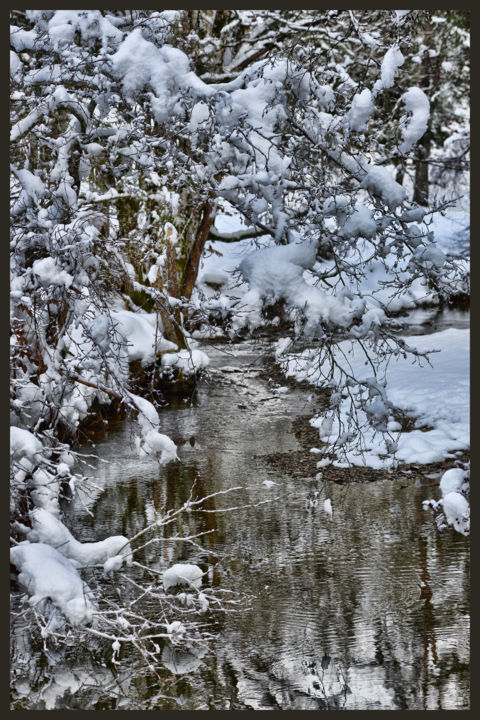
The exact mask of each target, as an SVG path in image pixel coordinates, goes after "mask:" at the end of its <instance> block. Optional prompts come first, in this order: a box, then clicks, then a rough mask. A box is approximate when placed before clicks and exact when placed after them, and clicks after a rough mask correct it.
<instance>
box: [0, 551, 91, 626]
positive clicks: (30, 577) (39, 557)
mask: <svg viewBox="0 0 480 720" xmlns="http://www.w3.org/2000/svg"><path fill="white" fill-rule="evenodd" d="M10 559H11V561H12V563H13V564H14V565H15V566H16V568H17V569H18V571H19V575H18V579H19V582H20V583H21V585H23V587H24V588H25V590H26V591H27V593H28V594H29V596H30V600H29V602H30V604H31V605H37V604H39V603H41V602H42V601H44V600H47V599H50V600H51V601H52V602H53V604H54V605H56V606H57V607H58V609H59V610H60V611H61V612H62V613H63V614H64V615H65V616H66V617H67V618H68V620H70V622H71V623H72V624H73V625H81V624H83V623H87V622H90V621H91V620H92V616H93V610H94V606H93V604H92V601H91V591H90V588H89V587H88V585H86V583H84V582H83V580H82V579H81V577H80V575H79V574H78V571H77V563H75V562H74V561H72V560H69V559H68V558H66V557H65V556H64V555H62V554H61V553H59V552H58V550H56V549H55V548H53V547H51V546H50V545H46V544H44V543H30V542H28V541H25V542H22V543H20V544H19V545H17V546H16V547H13V548H12V549H11V550H10Z"/></svg>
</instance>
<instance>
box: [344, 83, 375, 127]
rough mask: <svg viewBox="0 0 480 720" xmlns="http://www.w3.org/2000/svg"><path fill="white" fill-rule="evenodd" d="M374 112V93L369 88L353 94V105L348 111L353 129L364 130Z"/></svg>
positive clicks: (349, 121)
mask: <svg viewBox="0 0 480 720" xmlns="http://www.w3.org/2000/svg"><path fill="white" fill-rule="evenodd" d="M372 112H373V98H372V93H371V92H370V90H369V89H368V88H364V89H363V90H362V92H361V93H357V94H356V95H354V96H353V100H352V107H351V108H350V111H349V113H348V123H349V126H350V129H351V130H356V131H357V132H364V131H365V130H366V127H367V122H368V120H369V119H370V115H371V114H372Z"/></svg>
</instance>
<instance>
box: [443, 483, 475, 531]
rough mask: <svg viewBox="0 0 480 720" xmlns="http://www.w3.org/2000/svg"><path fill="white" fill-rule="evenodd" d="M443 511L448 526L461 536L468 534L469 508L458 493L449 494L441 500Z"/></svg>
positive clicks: (465, 500) (464, 499)
mask: <svg viewBox="0 0 480 720" xmlns="http://www.w3.org/2000/svg"><path fill="white" fill-rule="evenodd" d="M443 511H444V513H445V518H446V520H447V522H448V524H449V525H453V527H454V528H455V530H456V531H457V532H459V533H461V534H462V535H468V534H469V532H470V506H469V504H468V501H467V499H466V498H465V497H464V496H463V495H461V494H460V493H458V492H450V493H448V494H447V495H445V497H444V498H443Z"/></svg>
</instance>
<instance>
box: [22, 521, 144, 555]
mask: <svg viewBox="0 0 480 720" xmlns="http://www.w3.org/2000/svg"><path fill="white" fill-rule="evenodd" d="M30 517H31V520H32V530H31V531H30V533H29V535H28V539H29V540H30V541H35V542H40V543H44V544H46V545H50V546H51V547H54V548H55V549H57V550H58V552H60V553H61V554H62V555H64V556H65V557H67V558H70V559H71V560H75V561H76V562H77V563H79V564H80V565H82V566H83V567H89V566H92V565H103V563H105V562H106V561H107V560H108V559H109V558H113V557H114V556H118V555H119V553H120V552H121V560H122V561H127V564H129V563H130V562H131V559H130V558H129V555H130V554H131V547H130V545H129V543H128V538H126V537H124V536H123V535H114V536H111V537H108V538H105V540H100V541H98V542H86V543H81V542H79V541H78V540H76V539H75V538H74V537H73V535H72V534H71V532H70V531H69V530H68V528H66V527H65V525H64V524H63V523H62V522H61V521H60V520H59V519H58V518H56V517H54V515H52V514H51V513H49V512H48V511H47V510H45V509H42V508H39V507H37V508H35V509H34V510H33V511H32V512H31V513H30ZM122 556H123V557H122Z"/></svg>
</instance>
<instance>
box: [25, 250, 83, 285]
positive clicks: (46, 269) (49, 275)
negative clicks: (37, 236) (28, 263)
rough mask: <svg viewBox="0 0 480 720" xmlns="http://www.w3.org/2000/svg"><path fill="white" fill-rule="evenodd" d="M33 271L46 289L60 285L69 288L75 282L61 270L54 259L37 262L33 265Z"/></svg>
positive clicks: (48, 258)
mask: <svg viewBox="0 0 480 720" xmlns="http://www.w3.org/2000/svg"><path fill="white" fill-rule="evenodd" d="M32 271H33V274H34V275H36V276H37V278H38V279H39V281H40V282H41V284H42V285H44V286H45V287H47V286H48V285H59V286H63V287H65V288H69V287H70V285H71V284H72V282H73V277H72V276H71V275H70V274H69V273H67V272H65V270H60V268H59V267H58V266H57V264H56V262H55V260H54V259H53V258H52V257H46V258H42V259H41V260H35V262H34V263H33V265H32Z"/></svg>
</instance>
